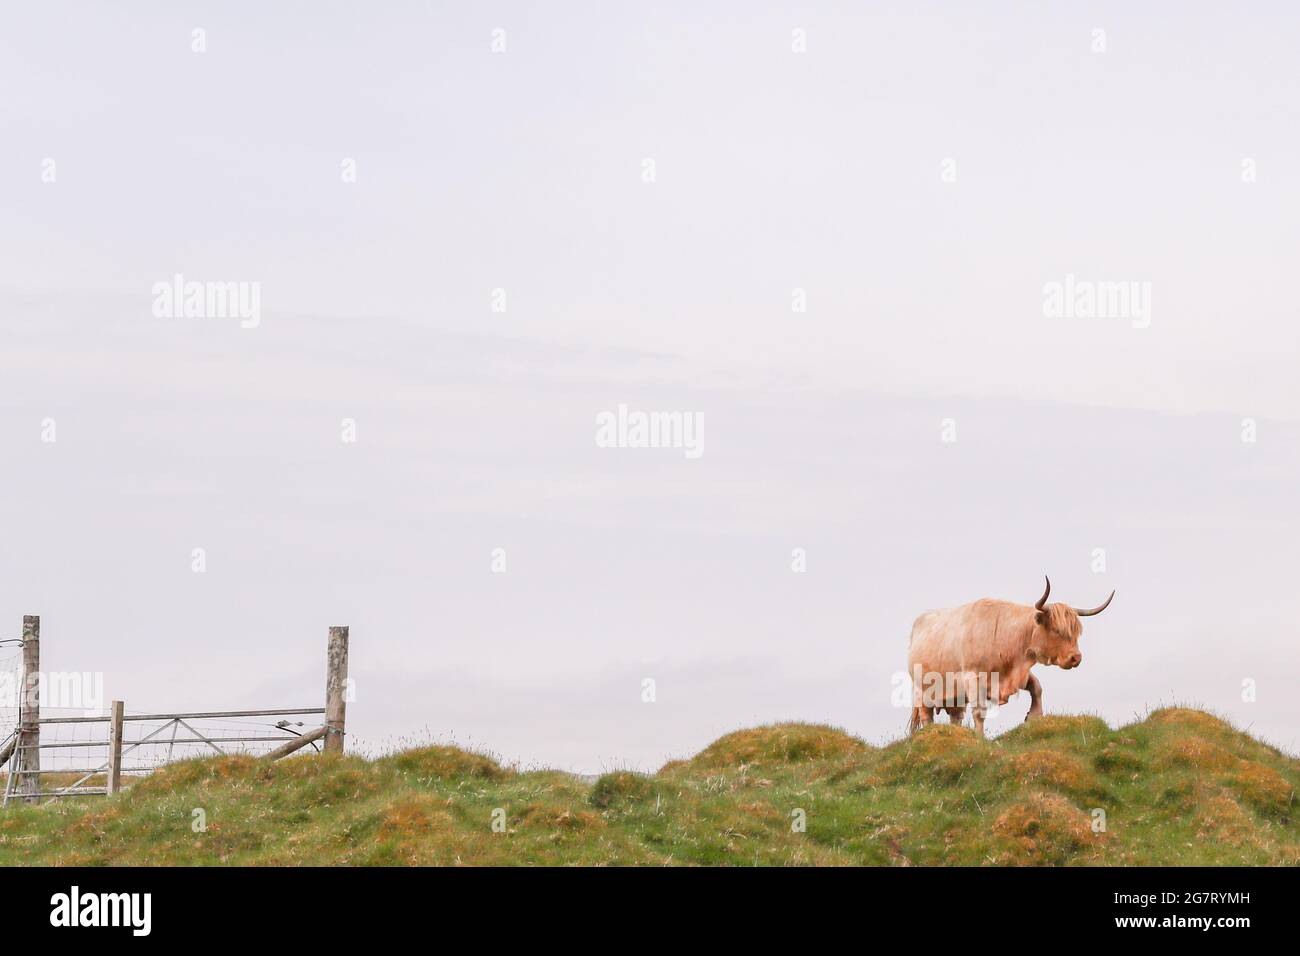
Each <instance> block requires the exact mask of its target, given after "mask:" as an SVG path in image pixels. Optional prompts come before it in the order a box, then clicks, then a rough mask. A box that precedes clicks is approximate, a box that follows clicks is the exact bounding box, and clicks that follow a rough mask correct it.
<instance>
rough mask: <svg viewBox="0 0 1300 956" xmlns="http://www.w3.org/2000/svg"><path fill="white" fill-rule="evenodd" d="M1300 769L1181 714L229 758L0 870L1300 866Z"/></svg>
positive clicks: (144, 789) (139, 789)
mask: <svg viewBox="0 0 1300 956" xmlns="http://www.w3.org/2000/svg"><path fill="white" fill-rule="evenodd" d="M1298 784H1300V760H1296V759H1294V758H1291V757H1288V756H1286V755H1285V754H1282V753H1280V752H1279V751H1278V750H1276V749H1274V748H1272V747H1270V746H1267V745H1266V744H1263V743H1261V742H1259V741H1257V740H1255V739H1254V738H1252V737H1250V736H1248V735H1246V734H1244V733H1242V732H1240V731H1238V730H1236V729H1234V728H1233V727H1232V726H1230V725H1229V724H1227V723H1225V722H1224V721H1222V720H1220V719H1219V718H1217V717H1214V716H1211V715H1210V714H1207V713H1203V712H1201V711H1197V710H1188V709H1183V708H1168V709H1163V710H1158V711H1155V712H1154V713H1152V714H1151V715H1150V716H1149V717H1147V718H1146V719H1145V720H1143V721H1140V722H1138V723H1133V724H1129V725H1127V726H1124V727H1121V728H1119V729H1118V730H1112V729H1110V728H1109V727H1108V726H1107V725H1106V723H1105V722H1103V721H1102V720H1100V719H1098V718H1095V717H1055V716H1052V717H1045V718H1042V719H1040V720H1037V721H1034V722H1031V723H1028V724H1024V725H1022V726H1020V727H1018V728H1016V729H1015V730H1012V731H1010V732H1009V733H1007V734H1004V735H1003V736H1002V737H1000V738H998V739H997V740H993V741H985V740H981V739H979V738H978V737H976V736H975V734H974V732H973V731H971V730H968V729H965V728H960V727H951V726H948V725H943V724H941V725H935V726H932V727H929V728H927V729H926V730H924V731H923V732H921V733H920V734H918V735H917V736H916V737H915V738H912V739H905V740H901V741H898V742H896V743H893V744H890V745H888V746H886V747H872V746H870V745H868V744H865V743H863V742H862V741H860V740H858V739H857V738H854V737H851V736H849V735H847V734H844V733H842V732H840V731H838V730H835V729H833V728H830V727H823V726H816V725H809V724H777V725H773V726H768V727H759V728H755V729H752V730H742V731H738V732H736V733H733V734H729V735H727V736H726V737H723V738H721V739H720V740H718V741H716V742H715V743H713V744H712V745H711V746H710V747H708V748H707V749H706V750H704V751H703V752H702V753H700V754H698V755H696V756H695V757H692V758H690V759H689V760H680V761H674V762H672V763H670V764H668V765H667V766H665V767H664V768H663V769H661V770H660V771H659V772H658V773H656V774H654V775H650V776H645V775H640V774H634V773H627V772H620V773H611V774H606V775H605V776H603V777H601V778H600V779H598V780H596V781H595V782H594V783H587V782H584V781H581V780H578V779H576V778H574V777H572V776H570V775H567V774H564V773H558V772H552V771H533V772H527V773H522V772H516V771H514V770H511V769H508V768H504V767H502V766H500V765H499V764H497V763H496V762H495V761H493V760H491V759H489V758H487V757H484V756H481V755H478V754H473V753H468V752H466V751H463V750H459V749H457V748H454V747H426V748H420V749H414V750H408V751H404V752H401V753H397V754H394V755H391V756H387V757H383V758H380V759H377V760H366V759H363V758H360V757H351V756H345V757H341V758H324V757H319V756H307V757H294V758H289V759H287V760H283V761H281V762H279V763H274V764H267V763H264V762H261V761H258V760H255V759H253V758H248V757H226V758H215V759H203V760H191V761H186V762H183V763H179V764H174V765H172V766H170V767H168V768H166V769H165V770H162V771H160V772H158V773H156V774H154V775H153V776H151V777H149V778H146V779H142V780H140V781H139V782H137V783H136V784H135V786H133V787H132V788H131V789H130V790H129V791H128V792H126V793H124V794H122V795H120V796H118V797H115V798H79V799H77V800H75V801H74V800H64V801H54V802H50V803H46V804H43V805H41V806H34V807H31V806H18V807H14V806H13V805H11V806H10V808H8V809H6V810H5V811H3V812H0V864H4V865H18V864H24V863H30V864H163V865H170V864H185V865H208V864H268V865H278V864H357V865H369V864H378V865H389V864H655V865H658V864H734V865H741V866H748V865H753V864H777V865H787V864H832V865H838V864H879V865H903V866H906V865H913V864H916V865H935V864H1082V865H1130V864H1153V865H1154V864H1175V865H1177V864H1289V865H1297V864H1300V812H1298V811H1300V808H1298V807H1297V802H1296V799H1297V798H1296V789H1297V785H1298ZM196 808H201V809H202V810H203V811H204V813H205V815H206V823H207V830H206V832H194V831H193V829H192V828H191V821H192V819H193V811H194V810H195V809H196ZM497 808H501V810H503V811H504V813H503V814H502V815H500V816H501V818H502V819H503V820H504V824H505V832H493V829H492V818H493V811H494V810H495V809H497ZM1094 808H1097V809H1100V810H1104V812H1105V830H1104V832H1094V827H1093V819H1094V817H1093V813H1094ZM800 810H801V811H803V817H804V819H805V820H806V830H805V831H804V832H796V831H795V829H794V828H793V827H792V824H793V823H794V822H795V821H796V818H797V817H798V813H797V811H800Z"/></svg>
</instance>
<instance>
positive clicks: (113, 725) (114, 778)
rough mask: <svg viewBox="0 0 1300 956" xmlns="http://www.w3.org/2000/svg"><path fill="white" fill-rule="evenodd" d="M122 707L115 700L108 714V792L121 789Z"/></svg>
mask: <svg viewBox="0 0 1300 956" xmlns="http://www.w3.org/2000/svg"><path fill="white" fill-rule="evenodd" d="M123 713H124V707H123V704H122V702H121V701H120V700H115V701H113V703H112V707H111V708H110V710H109V712H108V792H109V793H117V792H118V791H119V790H121V789H122V716H123Z"/></svg>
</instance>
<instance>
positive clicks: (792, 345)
mask: <svg viewBox="0 0 1300 956" xmlns="http://www.w3.org/2000/svg"><path fill="white" fill-rule="evenodd" d="M195 30H202V31H204V32H203V34H202V35H201V40H202V45H203V47H204V50H203V51H202V52H196V51H195V50H194V46H195V44H196V42H197V41H196V39H195V37H196V35H195V33H194V31H195ZM1099 30H1100V31H1104V32H1103V33H1098V32H1097V31H1099ZM494 31H503V32H496V33H494ZM796 31H801V32H796ZM1297 41H1300V8H1297V7H1295V6H1294V5H1293V4H1286V3H1269V4H1265V3H1261V4H1255V5H1251V6H1250V7H1249V8H1247V9H1244V10H1239V11H1232V12H1231V15H1229V14H1228V13H1227V12H1225V11H1224V10H1223V8H1222V7H1221V6H1220V5H1214V4H1208V3H1206V4H1200V3H1185V2H1184V3H1172V2H1171V3H1151V4H1143V5H1141V8H1140V9H1135V8H1134V5H1132V4H1124V3H1095V4H1089V5H1087V6H1086V7H1084V6H1079V7H1078V8H1077V9H1069V8H1066V7H1063V6H1061V5H1045V4H1041V3H1028V2H1026V3H1001V4H991V5H986V6H985V8H984V9H982V10H976V9H974V8H972V7H970V6H969V5H964V4H957V3H895V4H888V3H885V4H869V5H859V4H832V5H826V6H820V7H816V8H814V7H811V6H787V5H781V4H770V3H735V4H722V5H713V6H712V7H711V8H710V9H708V10H706V9H704V8H702V7H701V6H700V5H699V4H690V3H663V4H654V5H650V6H638V7H635V8H630V9H614V8H612V6H611V5H609V4H601V3H586V4H578V3H563V4H548V5H546V6H545V7H540V6H536V5H527V4H522V3H485V4H473V5H450V4H443V5H438V4H426V3H407V4H391V5H382V6H379V7H375V6H373V5H372V6H371V7H363V6H358V5H345V4H315V3H313V4H291V5H274V6H268V5H265V4H255V3H221V4H186V3H161V2H159V3H145V4H137V5H133V6H132V7H131V9H130V10H129V11H127V10H122V9H118V8H115V7H112V6H105V5H102V4H92V3H84V4H83V3H57V2H56V3H48V4H39V5H28V6H23V7H14V8H13V9H11V10H9V11H7V13H6V17H5V24H4V27H3V31H0V88H3V89H4V90H5V91H6V92H5V95H4V96H3V97H2V98H0V129H2V130H3V142H4V147H5V148H4V149H3V150H0V321H2V325H0V336H2V337H0V449H3V455H4V461H3V474H4V476H5V482H4V486H3V492H4V493H3V495H0V528H3V532H4V534H3V540H4V544H3V546H2V547H0V582H3V583H2V584H0V629H3V628H7V629H8V630H9V631H10V632H12V634H13V636H15V637H16V636H18V632H19V628H20V623H21V616H22V615H23V614H24V613H40V614H41V615H42V618H43V628H44V633H43V653H44V663H45V666H46V668H47V669H52V670H76V671H102V672H103V675H104V682H105V690H106V693H107V695H108V696H111V697H120V698H122V699H124V700H125V701H126V702H127V706H128V708H130V709H134V710H172V709H178V710H186V709H193V710H198V709H209V708H223V709H224V708H238V707H261V706H310V705H313V704H316V703H317V702H318V701H319V700H320V698H321V697H322V684H323V669H324V644H325V634H326V628H327V626H328V625H330V624H344V623H345V624H350V625H351V626H352V644H353V647H352V674H353V676H354V677H355V678H356V680H357V700H356V701H355V702H354V703H353V704H352V705H350V708H349V714H348V719H349V729H350V730H351V731H352V733H353V734H354V744H355V745H357V746H362V747H370V748H372V749H378V748H382V747H384V746H387V745H391V744H392V743H394V742H398V741H400V740H403V739H409V738H412V737H415V738H421V739H455V740H457V741H460V742H468V743H472V744H474V745H476V746H481V747H484V748H487V749H490V750H492V751H494V752H496V753H498V754H500V755H502V756H503V757H505V758H507V759H510V760H519V761H522V762H524V763H525V764H529V765H532V764H545V765H552V766H558V767H562V768H566V769H573V770H581V771H595V770H600V769H602V768H604V767H610V766H631V767H637V768H643V769H652V768H654V767H656V766H657V765H658V764H660V763H661V762H662V761H663V760H665V759H667V758H668V757H671V756H678V755H682V754H685V753H690V752H693V751H695V750H698V749H699V748H700V747H702V746H704V745H705V744H707V743H708V742H709V741H710V740H712V739H713V738H715V737H716V736H718V735H720V734H721V733H724V732H726V731H728V730H731V729H735V728H737V727H741V726H746V725H751V724H754V723H758V722H763V721H770V720H781V719H799V720H809V721H827V722H831V723H835V724H838V725H840V726H843V727H845V728H846V729H848V730H850V731H852V732H854V733H857V734H860V735H862V736H864V737H866V738H867V739H869V740H873V741H883V740H886V739H890V738H892V737H895V736H897V735H898V734H899V733H901V731H902V729H903V727H904V724H905V722H906V716H907V715H906V712H905V710H899V709H896V708H894V707H893V706H891V703H890V690H891V687H890V679H891V677H892V676H893V674H894V673H895V672H896V671H901V670H902V669H904V668H905V666H906V644H907V636H908V631H909V629H910V626H911V622H912V620H913V619H914V618H915V617H916V615H917V614H918V613H920V612H921V611H923V610H926V609H928V608H932V607H944V606H951V605H954V604H959V603H962V602H965V601H968V600H972V599H974V598H977V597H981V596H996V597H1002V598H1007V599H1012V600H1019V601H1025V602H1032V601H1033V600H1035V599H1036V598H1037V596H1038V594H1039V593H1040V588H1041V581H1042V576H1043V574H1044V573H1047V574H1050V575H1051V576H1052V579H1053V582H1054V596H1059V597H1060V598H1061V599H1062V600H1065V601H1068V602H1070V603H1073V604H1075V605H1092V604H1096V603H1098V602H1100V601H1101V600H1102V599H1103V598H1104V597H1105V596H1106V594H1107V593H1109V591H1110V590H1111V588H1117V589H1118V591H1119V594H1118V596H1117V597H1116V599H1115V603H1114V604H1113V605H1112V607H1111V608H1110V609H1109V610H1108V611H1107V612H1106V613H1105V614H1104V615H1102V616H1100V617H1097V618H1094V619H1092V620H1090V621H1088V622H1087V623H1086V627H1085V632H1084V638H1083V651H1084V662H1083V666H1082V667H1080V668H1079V669H1078V670H1076V671H1071V672H1069V673H1066V672H1062V671H1059V670H1056V669H1052V668H1049V669H1046V670H1043V669H1042V668H1040V669H1039V670H1040V671H1041V674H1040V677H1041V679H1042V681H1043V684H1044V687H1045V691H1046V698H1045V706H1046V708H1047V710H1048V711H1049V712H1058V713H1059V712H1079V711H1092V712H1097V713H1100V714H1101V715H1102V716H1104V717H1105V718H1106V719H1107V720H1109V721H1111V723H1112V724H1116V723H1120V722H1123V721H1126V720H1129V719H1131V718H1133V717H1134V716H1136V715H1140V714H1141V713H1143V712H1144V711H1145V710H1146V709H1147V708H1150V707H1154V706H1157V705H1159V704H1162V703H1169V702H1175V701H1176V702H1186V703H1192V704H1197V705H1201V706H1205V707H1208V708H1211V709H1213V710H1215V711H1217V712H1219V713H1222V714H1224V715H1226V716H1228V717H1230V718H1232V719H1233V720H1235V721H1236V722H1238V723H1239V724H1241V725H1243V726H1248V727H1250V728H1251V729H1252V730H1253V731H1254V732H1256V733H1259V734H1261V735H1263V736H1264V737H1265V738H1267V739H1269V740H1270V741H1272V742H1274V743H1276V744H1278V745H1280V746H1283V747H1285V748H1287V749H1289V750H1292V751H1296V750H1297V749H1298V747H1300V742H1298V738H1297V727H1298V726H1300V702H1297V700H1296V699H1295V696H1294V688H1295V687H1296V686H1297V684H1298V683H1300V650H1297V648H1298V647H1300V626H1298V625H1297V623H1296V622H1297V620H1300V598H1298V597H1297V590H1296V587H1295V580H1294V579H1295V575H1296V573H1297V571H1298V570H1300V560H1298V559H1300V543H1298V542H1300V521H1298V520H1297V517H1298V509H1297V505H1296V488H1297V486H1298V482H1300V384H1298V382H1300V376H1297V374H1296V366H1297V358H1298V357H1300V321H1298V320H1297V305H1296V296H1295V291H1294V287H1295V282H1294V278H1293V276H1294V272H1295V263H1296V262H1297V261H1300V226H1298V225H1297V224H1298V223H1300V216H1298V215H1297V213H1298V212H1300V71H1297V69H1296V67H1295V64H1294V60H1295V57H1294V50H1295V48H1296V46H1297ZM494 42H495V43H496V44H497V46H498V47H499V46H500V45H501V43H502V42H504V50H502V51H499V52H494V49H493V47H494ZM1102 46H1104V50H1103V49H1100V47H1102ZM798 49H802V50H803V52H797V50H798ZM647 161H649V163H648V162H647ZM651 164H652V165H651ZM353 168H354V169H355V181H348V180H349V179H350V178H351V177H350V176H349V175H347V173H348V171H349V170H350V169H353ZM648 169H652V170H653V181H647V170H648ZM178 273H179V274H182V275H183V276H184V277H185V278H186V279H187V280H197V281H214V282H246V283H254V282H255V283H259V292H260V316H259V319H260V321H259V323H258V324H257V326H256V327H255V328H244V327H241V322H240V319H239V318H238V317H223V316H208V317H201V318H183V317H182V318H177V317H159V316H158V315H157V314H156V310H155V309H154V308H153V306H154V304H155V303H154V294H153V291H152V290H153V288H154V285H155V283H159V282H169V281H171V280H172V277H173V276H174V275H176V274H178ZM1067 276H1073V277H1075V279H1077V280H1082V281H1084V282H1100V281H1107V282H1125V283H1128V282H1134V283H1143V284H1146V285H1144V286H1143V287H1144V288H1145V289H1147V290H1148V291H1149V294H1150V303H1151V306H1150V313H1149V315H1148V316H1146V317H1145V318H1135V317H1129V316H1124V315H1121V316H1117V317H1093V318H1083V317H1074V318H1051V317H1048V316H1047V315H1046V314H1045V310H1044V287H1045V285H1046V284H1048V283H1052V282H1065V281H1066V280H1067ZM494 290H504V301H505V303H506V307H505V310H504V311H494V309H493V304H494V301H497V302H499V301H500V298H499V297H498V298H497V299H494ZM800 297H802V300H803V301H806V310H804V311H796V309H795V308H794V305H795V303H796V302H797V301H799V300H800ZM619 404H627V405H629V406H630V407H632V408H637V409H644V410H650V411H654V410H661V411H682V412H688V413H692V414H698V415H702V416H703V420H704V422H705V423H706V424H705V428H704V433H703V436H704V437H703V450H704V453H703V455H702V457H700V458H699V459H696V460H691V459H689V458H687V457H686V456H684V455H683V454H682V452H681V451H680V450H669V449H630V448H599V447H597V445H596V441H595V422H596V416H597V415H598V414H599V413H600V412H602V411H605V410H613V409H616V408H617V407H618V405H619ZM344 419H353V420H355V422H356V441H355V442H345V441H343V440H342V437H341V428H342V422H343V420H344ZM946 419H951V420H952V422H953V423H954V427H955V430H956V431H955V434H956V441H953V442H944V441H942V440H941V438H942V428H943V422H944V421H945V420H946ZM1245 419H1251V420H1253V423H1254V424H1253V428H1254V437H1255V441H1253V442H1252V441H1243V433H1244V429H1245V430H1249V428H1250V425H1249V424H1244V422H1243V420H1245ZM47 420H50V421H53V422H54V424H55V427H56V429H57V440H56V441H53V442H50V441H45V440H42V439H43V437H45V433H46V431H47V427H46V422H47ZM195 548H203V549H204V550H205V552H206V561H207V570H206V571H205V573H202V574H196V573H194V572H193V570H192V554H193V551H194V549H195ZM497 548H501V549H504V553H505V556H506V568H507V569H506V571H505V573H494V572H493V568H492V555H493V550H494V549H497ZM796 548H802V549H804V551H805V553H806V555H807V571H806V572H804V573H794V572H793V571H792V570H791V563H792V553H793V551H794V549H796ZM1098 548H1101V549H1104V551H1105V558H1106V567H1105V570H1104V571H1096V570H1094V549H1098ZM647 678H649V679H653V680H654V681H655V682H656V683H655V686H656V692H657V699H656V701H655V702H654V703H645V702H643V700H642V686H643V681H644V680H645V679H647ZM1245 681H1254V682H1256V694H1255V698H1256V699H1255V700H1253V701H1250V702H1248V701H1245V700H1243V682H1245ZM1026 706H1027V700H1025V699H1023V698H1021V699H1018V700H1017V701H1016V702H1014V703H1013V704H1012V706H1011V707H1009V708H1007V710H1006V711H1004V713H1003V714H1002V715H1000V716H999V717H998V718H997V719H996V720H995V721H993V723H992V727H993V730H994V731H995V732H996V731H1000V730H1003V729H1005V728H1007V727H1009V726H1012V725H1013V724H1014V723H1015V722H1016V721H1017V720H1019V719H1020V717H1021V716H1022V715H1023V712H1024V709H1025V707H1026Z"/></svg>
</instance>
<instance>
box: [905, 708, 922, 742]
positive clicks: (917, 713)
mask: <svg viewBox="0 0 1300 956" xmlns="http://www.w3.org/2000/svg"><path fill="white" fill-rule="evenodd" d="M920 726H921V708H920V707H913V708H912V716H911V717H909V718H907V734H908V736H909V737H910V736H911V735H912V734H914V733H916V729H917V728H918V727H920Z"/></svg>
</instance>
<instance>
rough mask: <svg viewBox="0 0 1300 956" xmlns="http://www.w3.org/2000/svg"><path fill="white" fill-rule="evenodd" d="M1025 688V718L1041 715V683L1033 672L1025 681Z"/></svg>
mask: <svg viewBox="0 0 1300 956" xmlns="http://www.w3.org/2000/svg"><path fill="white" fill-rule="evenodd" d="M1025 690H1027V691H1029V713H1027V714H1025V720H1033V719H1034V718H1035V717H1041V716H1043V685H1042V684H1040V683H1038V678H1037V677H1035V676H1034V675H1033V674H1030V675H1029V679H1028V680H1027V681H1025Z"/></svg>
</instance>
